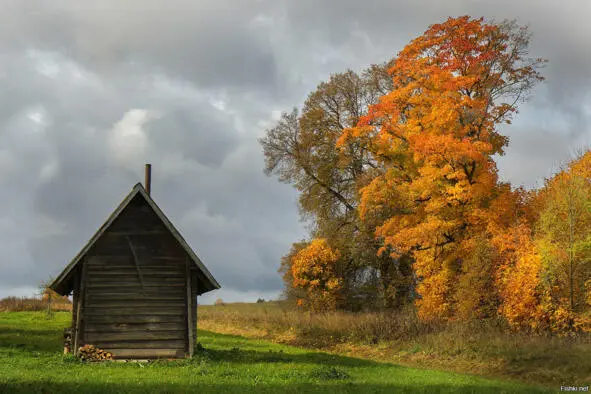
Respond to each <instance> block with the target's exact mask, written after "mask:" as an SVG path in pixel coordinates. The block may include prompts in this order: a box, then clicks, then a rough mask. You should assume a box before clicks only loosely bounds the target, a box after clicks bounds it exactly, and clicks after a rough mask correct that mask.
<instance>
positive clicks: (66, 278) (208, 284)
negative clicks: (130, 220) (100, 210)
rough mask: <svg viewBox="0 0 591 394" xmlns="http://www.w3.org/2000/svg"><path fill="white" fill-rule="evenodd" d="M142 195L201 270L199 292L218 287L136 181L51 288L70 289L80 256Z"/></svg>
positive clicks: (185, 242)
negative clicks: (73, 272)
mask: <svg viewBox="0 0 591 394" xmlns="http://www.w3.org/2000/svg"><path fill="white" fill-rule="evenodd" d="M138 195H139V196H141V197H143V198H144V199H145V200H146V202H147V203H148V205H149V206H150V207H151V208H152V209H153V210H154V213H155V214H156V216H158V218H159V219H160V220H161V221H162V223H163V224H164V226H165V227H166V229H167V230H168V231H169V232H170V234H171V235H172V236H173V237H174V238H175V239H176V240H177V241H178V243H179V244H180V245H181V247H182V248H183V249H184V250H185V252H187V254H188V256H189V258H190V259H191V261H193V263H194V264H195V266H196V267H197V269H198V270H199V271H200V272H201V274H202V276H203V282H204V284H205V286H204V288H203V287H202V288H201V289H199V294H203V293H205V292H207V291H211V290H215V289H219V288H220V284H219V283H218V282H217V281H216V280H215V278H214V277H213V276H212V275H211V273H210V272H209V270H208V269H207V268H206V267H205V265H203V263H202V262H201V260H200V259H199V257H197V255H196V254H195V252H194V251H193V250H192V249H191V247H190V246H189V244H187V241H185V239H184V238H183V237H182V235H181V234H180V233H179V232H178V230H177V229H176V228H175V227H174V225H173V224H172V223H171V222H170V220H168V218H167V217H166V215H165V214H164V212H162V210H161V209H160V208H159V207H158V205H156V203H155V202H154V200H152V197H150V195H149V194H148V193H147V192H146V189H144V187H143V186H142V184H141V183H137V184H136V185H135V186H134V187H133V189H132V190H131V192H130V193H129V194H128V195H127V197H125V199H124V200H123V201H122V202H121V204H119V206H118V207H117V209H115V211H113V213H112V214H111V215H110V216H109V218H108V219H107V221H106V222H105V223H104V224H103V225H102V226H101V227H100V228H99V229H98V230H97V232H96V233H95V234H94V235H93V236H92V238H91V239H90V241H88V243H87V244H86V245H85V246H84V247H83V248H82V250H81V251H80V252H79V253H78V254H77V255H76V257H74V259H73V260H72V261H71V262H70V264H68V265H67V266H66V268H64V270H63V271H62V273H61V274H59V275H58V277H57V278H55V280H54V281H53V282H52V283H51V284H50V285H49V287H50V288H51V289H52V290H55V291H56V292H58V293H59V294H62V295H65V294H68V293H69V292H70V290H71V283H69V282H71V281H70V278H71V273H72V271H73V270H74V268H75V267H76V265H77V264H78V263H79V262H80V261H82V258H83V257H84V256H85V255H86V253H88V251H89V250H90V248H91V247H92V246H93V245H94V244H95V243H96V241H97V240H98V239H99V238H100V237H101V236H102V235H103V234H104V233H105V232H106V231H107V230H108V229H109V227H110V226H111V224H113V222H114V221H115V219H117V217H118V216H119V215H120V214H121V212H123V211H124V210H125V208H126V207H127V206H128V205H129V203H130V202H131V201H132V200H133V198H134V197H136V196H138Z"/></svg>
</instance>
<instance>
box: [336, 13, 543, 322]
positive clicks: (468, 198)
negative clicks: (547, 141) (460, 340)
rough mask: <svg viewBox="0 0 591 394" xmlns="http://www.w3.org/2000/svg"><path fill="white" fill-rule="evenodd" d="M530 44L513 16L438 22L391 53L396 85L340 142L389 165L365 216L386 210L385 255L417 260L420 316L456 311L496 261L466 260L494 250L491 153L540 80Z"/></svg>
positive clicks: (372, 186) (380, 231) (373, 187)
mask: <svg viewBox="0 0 591 394" xmlns="http://www.w3.org/2000/svg"><path fill="white" fill-rule="evenodd" d="M528 44H529V34H528V32H527V29H526V28H522V27H519V26H517V25H516V24H515V23H514V22H503V23H500V24H494V23H488V22H486V21H485V20H484V19H483V18H480V19H471V18H470V17H468V16H464V17H459V18H449V19H448V20H447V21H445V22H444V23H442V24H436V25H432V26H431V27H430V28H429V29H428V30H427V31H426V32H425V33H424V34H423V35H422V36H420V37H418V38H416V39H415V40H413V41H412V42H411V43H410V44H409V45H407V46H406V47H405V48H404V49H403V50H402V51H401V52H400V53H399V55H398V56H397V58H396V59H395V61H394V63H393V66H392V67H391V68H390V69H389V73H390V75H391V77H392V79H393V90H392V91H391V92H390V93H388V94H386V95H384V96H382V97H381V98H380V100H379V102H378V103H377V104H375V105H372V106H370V109H369V111H368V114H367V115H366V116H362V117H361V118H360V121H359V122H358V124H357V125H356V127H352V128H349V129H347V130H345V132H344V133H343V135H342V137H341V138H340V139H339V141H338V145H339V146H340V147H341V148H342V149H346V147H347V146H348V145H349V144H351V143H352V141H364V143H365V146H367V147H369V149H370V151H371V153H372V154H373V157H374V158H376V160H377V161H378V162H379V164H380V165H381V166H383V167H384V169H385V170H384V171H382V172H381V173H378V174H377V175H376V176H375V177H374V179H373V180H372V181H371V182H370V183H369V184H368V185H367V186H365V187H363V188H362V189H361V204H360V214H361V217H362V218H366V217H368V216H373V217H375V216H378V217H380V216H385V215H383V214H380V213H381V212H384V211H387V212H388V215H387V216H386V217H385V219H384V220H383V221H382V222H381V223H380V224H379V225H378V227H377V231H376V235H377V236H378V237H379V238H380V239H382V240H383V242H384V247H383V248H382V250H381V251H382V252H388V250H387V248H390V251H389V253H391V254H392V255H393V256H394V257H396V256H400V255H403V254H406V253H411V254H412V256H413V257H414V260H415V262H414V271H415V273H416V275H417V276H418V278H419V281H420V283H419V284H418V286H417V291H418V293H419V294H420V299H419V300H418V301H417V306H418V307H419V315H420V316H421V317H422V318H424V319H439V318H449V317H451V316H453V315H454V314H456V312H457V305H456V303H457V302H462V300H461V299H457V288H458V283H462V280H461V277H462V276H465V275H468V276H470V275H471V276H473V277H477V275H474V274H473V273H471V272H470V270H471V269H472V268H471V267H476V269H479V270H482V269H483V264H484V265H485V266H486V265H487V264H490V263H491V262H486V261H485V262H482V261H481V262H479V263H477V264H473V263H470V262H471V261H472V262H474V261H476V260H478V259H482V258H483V257H485V255H486V254H487V253H488V252H486V251H484V250H483V249H482V247H481V246H482V242H483V241H482V239H483V237H487V235H486V227H487V226H486V223H487V221H488V220H490V218H491V216H494V215H495V213H494V212H492V211H491V210H490V209H489V207H490V205H491V204H492V203H493V201H494V200H495V198H496V197H497V196H498V195H499V191H498V190H497V189H498V179H497V168H496V165H495V162H494V160H493V155H496V154H502V153H503V148H504V147H505V146H506V145H507V142H508V140H507V138H506V137H504V136H503V135H501V134H500V133H499V132H498V130H497V126H498V125H499V124H500V123H503V122H505V123H510V120H511V117H512V115H513V114H514V113H515V112H517V106H518V103H519V102H520V101H522V100H523V99H524V98H525V97H526V95H527V93H528V92H529V91H530V90H531V88H532V87H533V86H534V84H535V82H536V81H539V80H541V79H542V77H541V75H540V74H539V72H538V71H537V70H538V68H539V67H540V66H541V65H542V64H543V60H542V59H531V58H529V57H527V47H528ZM376 212H377V214H376ZM486 271H490V270H489V269H487V270H486ZM464 282H466V281H464ZM467 282H468V283H469V281H467ZM465 294H469V293H467V292H465Z"/></svg>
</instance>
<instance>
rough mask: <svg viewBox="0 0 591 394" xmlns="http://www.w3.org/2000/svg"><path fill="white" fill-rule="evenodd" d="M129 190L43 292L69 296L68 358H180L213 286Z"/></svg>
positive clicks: (158, 214)
mask: <svg viewBox="0 0 591 394" xmlns="http://www.w3.org/2000/svg"><path fill="white" fill-rule="evenodd" d="M146 179H147V186H146V188H144V187H143V186H142V185H141V184H140V183H138V184H136V185H135V186H134V187H133V189H132V190H131V193H129V195H128V196H127V197H125V199H124V200H123V201H122V202H121V204H120V205H119V206H118V207H117V209H115V211H114V212H113V213H112V214H111V216H109V218H108V219H107V221H106V222H105V223H104V224H103V225H102V227H101V228H99V230H98V231H97V232H96V233H95V234H94V236H93V237H92V238H91V239H90V241H89V242H88V243H87V244H86V245H85V246H84V247H83V248H82V250H81V251H80V253H78V255H77V256H76V257H75V258H74V259H73V260H72V262H70V264H68V266H67V267H66V268H65V269H64V270H63V272H62V273H61V274H60V275H59V276H58V277H57V278H56V279H55V280H54V281H53V282H52V283H51V284H50V288H51V289H53V290H55V291H56V292H57V293H59V294H61V295H67V294H73V313H72V330H71V332H72V350H73V351H74V352H75V353H76V352H77V350H78V349H79V347H80V346H83V345H85V344H91V345H95V346H97V347H99V348H102V349H105V350H107V351H109V352H111V353H112V354H113V356H114V357H115V358H123V359H149V358H184V357H191V356H192V355H193V348H194V344H195V341H196V325H197V302H196V301H197V296H198V295H200V294H203V293H206V292H208V291H211V290H214V289H219V288H220V285H219V284H218V282H217V281H216V280H215V279H214V277H213V276H212V275H211V273H210V272H209V271H208V270H207V268H206V267H205V266H204V265H203V263H202V262H201V260H199V258H198V257H197V255H196V254H195V252H193V250H192V249H191V247H190V246H189V245H188V244H187V242H186V241H185V240H184V239H183V237H182V236H181V235H180V234H179V232H178V231H177V230H176V229H175V227H174V226H173V225H172V223H171V222H170V221H169V220H168V219H167V218H166V216H165V215H164V213H163V212H162V211H161V210H160V208H158V206H157V205H156V203H155V202H154V201H153V200H152V198H151V197H150V193H149V190H150V189H149V165H148V166H146Z"/></svg>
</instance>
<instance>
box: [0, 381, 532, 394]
mask: <svg viewBox="0 0 591 394" xmlns="http://www.w3.org/2000/svg"><path fill="white" fill-rule="evenodd" d="M0 392H2V393H43V394H52V393H56V394H57V393H59V394H62V393H64V394H69V393H76V394H78V393H101V394H104V393H197V392H198V393H249V392H250V393H510V392H512V391H503V390H500V391H499V387H498V386H481V385H478V386H461V387H458V386H453V385H443V384H437V385H425V386H416V385H407V384H404V383H394V384H356V383H351V382H349V383H343V384H338V385H335V384H321V383H307V384H301V383H292V384H276V383H265V382H264V381H258V382H257V383H253V384H237V383H203V384H194V385H191V384H176V383H171V384H141V383H137V384H122V383H95V382H77V383H57V382H34V383H33V382H30V383H25V382H18V383H16V382H15V383H11V382H9V383H0ZM516 392H517V391H516ZM518 392H519V393H525V392H528V391H523V390H519V391H518ZM531 392H532V393H534V392H538V393H539V392H540V391H531Z"/></svg>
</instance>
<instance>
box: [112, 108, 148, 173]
mask: <svg viewBox="0 0 591 394" xmlns="http://www.w3.org/2000/svg"><path fill="white" fill-rule="evenodd" d="M157 117H158V116H157V115H156V114H155V113H153V112H151V111H149V110H146V109H131V110H129V111H127V112H126V113H125V114H124V115H123V118H122V119H121V120H120V121H119V122H117V123H116V124H115V125H114V126H113V128H112V129H111V130H109V142H108V143H109V149H110V153H111V155H112V157H113V159H115V160H116V161H117V162H118V163H119V164H120V165H122V166H123V167H126V168H129V169H131V170H133V169H137V168H140V167H141V165H142V163H143V162H146V159H147V157H146V154H147V152H148V148H149V140H148V137H147V136H146V133H145V131H144V129H143V127H144V125H145V124H146V123H147V122H149V121H151V120H153V119H156V118H157Z"/></svg>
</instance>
